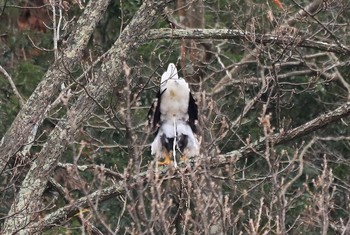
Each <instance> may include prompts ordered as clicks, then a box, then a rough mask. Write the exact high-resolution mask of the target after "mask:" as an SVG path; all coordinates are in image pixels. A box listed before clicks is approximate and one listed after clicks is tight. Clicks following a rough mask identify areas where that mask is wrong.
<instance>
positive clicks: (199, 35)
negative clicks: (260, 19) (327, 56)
mask: <svg viewBox="0 0 350 235" xmlns="http://www.w3.org/2000/svg"><path fill="white" fill-rule="evenodd" d="M206 38H210V39H232V40H243V41H248V42H254V43H261V44H281V45H291V46H292V45H293V46H299V47H307V48H313V49H316V50H320V51H328V52H334V53H337V54H344V55H350V49H349V48H348V47H346V46H345V45H342V47H340V46H339V45H338V44H330V43H326V42H320V41H314V40H310V39H303V40H299V39H296V38H295V36H290V35H287V34H285V35H278V34H257V33H252V32H247V31H242V30H234V29H167V28H164V29H153V30H150V31H149V33H148V34H147V35H146V36H145V40H158V39H206Z"/></svg>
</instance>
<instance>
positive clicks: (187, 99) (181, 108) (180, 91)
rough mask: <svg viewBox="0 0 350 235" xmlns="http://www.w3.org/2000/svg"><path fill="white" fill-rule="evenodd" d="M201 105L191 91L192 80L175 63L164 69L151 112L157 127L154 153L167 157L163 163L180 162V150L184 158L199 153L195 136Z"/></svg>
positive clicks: (154, 126)
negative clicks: (182, 73)
mask: <svg viewBox="0 0 350 235" xmlns="http://www.w3.org/2000/svg"><path fill="white" fill-rule="evenodd" d="M197 119H198V108H197V104H196V103H195V100H194V99H193V96H192V94H191V92H190V88H189V86H188V83H187V82H186V81H185V80H184V79H183V78H179V76H178V74H177V69H176V67H175V65H174V64H173V63H170V64H169V65H168V69H167V71H166V72H164V73H163V75H162V79H161V83H160V89H159V91H158V93H157V97H156V100H155V101H154V102H153V104H152V107H151V109H150V111H149V113H148V120H149V123H150V124H151V125H152V127H153V130H154V131H155V139H154V141H153V143H152V145H151V153H152V155H155V156H156V158H158V159H160V158H163V159H164V161H163V162H159V164H160V165H168V164H170V163H171V156H173V158H174V165H175V166H176V165H177V163H176V156H177V153H179V155H180V156H181V158H186V157H193V156H196V155H198V154H199V144H198V141H197V139H196V137H195V132H196V126H195V125H196V121H197Z"/></svg>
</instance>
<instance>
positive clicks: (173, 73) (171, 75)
mask: <svg viewBox="0 0 350 235" xmlns="http://www.w3.org/2000/svg"><path fill="white" fill-rule="evenodd" d="M170 79H172V80H176V79H179V75H178V74H177V68H176V66H175V64H173V63H170V64H169V65H168V69H167V71H166V72H164V73H163V75H162V79H161V80H160V92H163V91H164V89H165V88H166V85H167V83H168V81H169V80H170Z"/></svg>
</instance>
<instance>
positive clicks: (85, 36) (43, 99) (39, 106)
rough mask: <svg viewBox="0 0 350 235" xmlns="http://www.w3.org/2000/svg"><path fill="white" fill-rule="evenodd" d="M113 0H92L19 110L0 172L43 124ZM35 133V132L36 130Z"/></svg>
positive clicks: (1, 151)
mask: <svg viewBox="0 0 350 235" xmlns="http://www.w3.org/2000/svg"><path fill="white" fill-rule="evenodd" d="M109 2H110V0H103V1H90V2H89V3H88V5H87V6H86V8H85V11H84V13H83V14H82V15H81V17H80V18H79V20H78V21H77V23H76V30H74V31H73V32H72V34H71V35H70V36H69V38H68V40H67V41H66V43H65V44H66V45H67V46H66V48H64V49H63V50H62V54H61V56H60V58H59V59H58V60H57V61H55V63H54V64H53V65H52V66H51V67H50V68H49V70H48V71H47V72H46V74H45V76H44V77H43V79H42V81H41V82H40V83H39V84H38V86H37V88H36V89H35V91H34V92H33V93H32V95H31V96H30V98H29V99H28V101H27V103H26V104H25V106H24V107H23V108H22V109H21V110H20V111H19V113H18V115H17V117H16V119H15V120H14V121H13V122H12V125H11V127H10V128H9V129H8V130H7V132H6V133H5V135H4V136H3V138H2V140H1V142H0V174H1V173H2V172H3V170H4V169H5V167H6V164H7V163H8V161H9V160H10V158H11V157H12V156H14V155H15V154H16V153H17V151H18V150H19V149H20V148H21V147H22V146H23V145H25V144H27V143H26V142H27V141H28V138H29V137H30V136H31V134H32V131H33V129H34V128H35V127H36V126H39V125H40V124H41V123H42V121H43V120H44V118H45V117H46V115H47V112H48V111H49V109H50V104H51V103H52V102H53V101H54V100H55V99H56V97H57V96H58V94H59V91H60V87H61V84H62V83H63V82H64V81H65V79H67V78H68V76H69V74H70V71H71V70H72V69H73V68H74V67H75V66H76V65H77V64H78V63H79V59H80V58H81V56H82V52H83V50H84V49H85V47H86V45H87V43H88V41H89V39H90V36H91V34H92V33H93V31H94V29H95V27H96V25H97V23H98V22H99V21H100V19H101V17H102V16H103V13H104V11H105V10H106V9H107V6H108V4H109ZM34 134H35V133H34Z"/></svg>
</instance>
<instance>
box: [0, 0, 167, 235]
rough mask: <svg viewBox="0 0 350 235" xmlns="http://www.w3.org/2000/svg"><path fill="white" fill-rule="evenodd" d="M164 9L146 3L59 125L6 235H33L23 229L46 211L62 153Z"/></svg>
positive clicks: (14, 210) (25, 186) (10, 218)
mask: <svg viewBox="0 0 350 235" xmlns="http://www.w3.org/2000/svg"><path fill="white" fill-rule="evenodd" d="M164 7H165V2H164V1H161V2H159V3H158V1H151V0H149V1H145V2H144V3H143V4H142V6H141V7H140V9H139V10H138V12H137V13H136V14H135V16H134V18H133V19H132V21H131V22H130V24H129V25H128V26H127V27H126V28H125V29H124V31H123V32H122V33H121V35H120V37H119V38H118V40H117V41H116V42H115V43H114V45H113V46H112V48H111V49H109V50H108V52H107V53H106V56H105V58H104V61H103V62H102V65H101V67H100V68H99V69H98V70H97V72H96V73H95V75H94V79H91V81H90V83H89V84H88V85H87V86H86V87H85V92H84V93H83V94H81V95H80V97H79V98H78V100H77V101H76V103H75V104H74V105H73V106H72V107H71V108H70V109H69V110H68V112H67V115H66V117H65V118H63V119H62V121H60V122H59V123H58V124H57V125H56V127H55V129H54V130H53V131H52V132H51V134H50V136H49V139H48V141H47V142H46V144H45V145H44V146H43V148H42V150H41V151H40V153H39V154H38V155H37V156H36V160H35V161H34V162H33V164H32V166H31V169H30V170H29V172H28V174H27V175H26V177H25V179H24V181H23V183H22V186H21V189H20V191H19V192H18V194H17V196H16V199H15V201H14V203H13V204H12V206H11V209H10V212H9V214H8V217H7V219H6V221H5V223H4V226H3V229H2V234H13V233H16V232H18V234H28V233H31V232H30V231H29V232H28V231H25V230H23V229H24V228H25V227H26V226H28V225H29V224H30V223H31V222H32V221H33V220H34V219H36V216H37V214H38V211H40V209H42V208H40V205H38V202H39V201H40V200H39V199H40V197H41V195H42V192H43V191H44V189H45V186H46V184H47V180H48V178H49V177H48V176H49V175H50V174H51V172H52V171H53V169H54V168H55V167H56V166H57V163H58V160H59V158H60V156H61V154H62V152H63V151H64V150H65V149H66V148H67V145H68V144H69V143H70V140H71V139H72V138H73V137H74V135H75V133H76V132H77V131H78V129H79V127H80V126H81V124H82V123H83V122H84V120H86V119H87V118H88V117H89V115H91V113H93V110H94V109H95V108H96V107H97V106H99V104H100V102H101V101H103V100H104V98H105V96H106V95H107V94H108V93H109V92H111V90H112V87H113V86H112V84H113V83H114V82H115V81H114V79H118V78H119V75H120V74H121V72H122V69H123V61H125V60H126V58H128V56H129V54H130V53H131V52H132V49H134V48H135V47H137V46H139V45H140V44H141V36H142V35H144V34H145V33H146V32H147V31H148V29H149V28H150V27H151V26H152V25H153V24H154V23H155V22H156V20H157V19H158V18H159V17H160V16H161V13H162V10H163V8H164ZM121 89H122V88H121Z"/></svg>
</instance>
